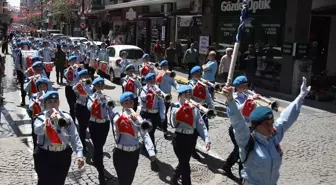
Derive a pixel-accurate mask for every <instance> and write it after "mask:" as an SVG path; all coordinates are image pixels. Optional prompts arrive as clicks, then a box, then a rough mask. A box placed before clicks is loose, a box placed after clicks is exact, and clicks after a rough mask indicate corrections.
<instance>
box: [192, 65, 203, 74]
mask: <svg viewBox="0 0 336 185" xmlns="http://www.w3.org/2000/svg"><path fill="white" fill-rule="evenodd" d="M201 71H202V69H201V67H200V66H195V67H193V68H192V69H191V70H190V74H194V73H197V72H201Z"/></svg>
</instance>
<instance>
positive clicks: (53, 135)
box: [45, 119, 63, 144]
mask: <svg viewBox="0 0 336 185" xmlns="http://www.w3.org/2000/svg"><path fill="white" fill-rule="evenodd" d="M45 124H46V126H45V132H46V136H47V137H48V139H49V141H50V143H51V144H63V142H62V140H61V139H60V138H59V136H58V134H57V132H56V130H55V128H54V127H53V126H52V124H51V122H50V120H49V119H46V121H45Z"/></svg>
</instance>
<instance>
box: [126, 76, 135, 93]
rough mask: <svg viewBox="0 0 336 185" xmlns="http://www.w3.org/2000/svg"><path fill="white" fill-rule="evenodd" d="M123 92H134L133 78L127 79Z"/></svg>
mask: <svg viewBox="0 0 336 185" xmlns="http://www.w3.org/2000/svg"><path fill="white" fill-rule="evenodd" d="M125 92H131V93H133V94H135V83H134V81H133V79H128V80H127V82H126V85H125Z"/></svg>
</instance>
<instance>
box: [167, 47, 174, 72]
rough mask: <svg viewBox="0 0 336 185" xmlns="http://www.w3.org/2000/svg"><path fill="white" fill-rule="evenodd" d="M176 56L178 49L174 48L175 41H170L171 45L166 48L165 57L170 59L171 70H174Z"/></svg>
mask: <svg viewBox="0 0 336 185" xmlns="http://www.w3.org/2000/svg"><path fill="white" fill-rule="evenodd" d="M175 56H176V49H175V48H174V43H173V42H170V43H169V47H168V48H167V49H166V52H165V59H166V60H167V61H168V66H169V71H172V70H173V67H174V65H175Z"/></svg>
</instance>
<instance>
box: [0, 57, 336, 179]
mask: <svg viewBox="0 0 336 185" xmlns="http://www.w3.org/2000/svg"><path fill="white" fill-rule="evenodd" d="M7 58H8V60H7V63H6V71H7V77H5V79H3V84H4V87H5V91H4V96H5V98H6V99H5V104H4V106H3V107H2V108H1V113H2V114H1V121H0V122H1V127H0V133H1V135H0V138H1V139H0V151H1V155H0V178H1V179H2V181H1V184H2V185H14V184H15V185H19V184H36V175H35V173H34V171H33V164H32V150H31V139H30V137H29V134H30V133H31V129H30V120H29V117H28V115H27V113H26V110H25V108H21V107H18V105H19V104H20V92H19V90H18V86H17V85H16V84H15V81H14V79H13V77H12V74H11V71H12V66H11V64H12V59H11V58H10V57H9V56H7ZM51 79H52V80H53V81H55V73H52V74H51ZM54 87H55V88H56V89H58V90H59V93H60V98H61V109H62V110H65V111H68V110H69V108H68V104H67V102H66V99H65V95H64V94H65V93H64V86H63V85H58V84H56V83H55V84H54ZM105 93H106V94H108V95H109V96H111V97H112V99H113V100H115V101H116V102H119V96H120V94H121V87H120V86H119V85H117V84H113V83H111V82H108V81H107V80H106V90H105ZM173 98H174V99H176V92H175V91H174V93H173ZM216 100H218V101H223V102H224V101H225V99H224V97H222V96H220V95H218V96H217V99H216ZM287 105H288V104H285V103H283V104H282V105H281V106H283V107H286V106H287ZM120 109H121V107H120V106H117V107H116V110H120ZM216 109H217V111H218V116H217V117H216V118H215V119H213V120H211V121H210V133H209V135H210V137H211V141H212V149H211V150H210V152H208V153H207V152H205V151H204V143H203V142H202V141H201V140H200V139H199V140H198V145H197V148H198V149H199V151H200V152H201V153H202V156H203V157H204V159H203V160H202V161H200V162H199V161H195V160H194V159H192V161H191V168H192V181H193V184H207V185H222V184H223V185H224V184H226V185H233V184H236V183H235V182H234V181H233V180H231V179H228V178H227V177H226V176H224V175H222V171H221V169H220V167H221V166H222V164H223V161H224V160H225V158H226V157H227V156H228V154H229V153H230V152H231V150H232V149H233V145H232V144H231V142H230V138H229V136H228V127H229V125H230V122H229V120H228V118H226V115H225V108H224V106H223V105H221V104H220V103H216ZM278 116H279V113H275V117H278ZM334 120H336V115H335V114H332V113H328V112H325V111H322V110H315V109H309V108H303V109H302V114H301V115H300V117H299V119H298V121H297V122H296V123H295V124H294V126H293V127H292V128H290V129H289V131H288V132H287V133H286V137H285V138H284V140H283V142H282V148H283V151H284V159H283V165H282V167H281V172H280V173H281V176H280V180H279V183H278V185H279V184H280V185H291V184H295V185H317V184H318V185H334V184H335V182H336V138H335V134H334V131H335V130H336V125H335V121H334ZM170 130H171V131H173V130H172V129H170ZM87 142H90V140H89V136H88V139H87ZM155 142H156V144H157V147H158V148H157V149H158V154H157V157H158V159H159V160H160V164H159V166H160V169H161V171H160V172H159V173H154V172H152V171H151V170H150V165H149V160H148V159H147V158H146V157H145V156H144V155H141V156H140V160H139V165H138V169H137V172H136V177H135V180H134V183H133V184H135V185H140V184H141V185H146V184H150V185H156V184H158V185H161V184H167V183H169V180H170V176H171V175H172V172H173V168H175V166H176V165H177V159H176V157H175V155H174V153H173V149H172V145H171V141H170V140H165V139H164V138H163V133H162V132H161V131H157V132H156V141H155ZM114 145H115V142H114V139H113V135H112V133H111V132H109V135H108V139H107V142H106V144H105V147H104V151H105V157H104V164H105V168H106V177H107V182H108V183H109V184H116V182H117V177H116V172H115V170H114V167H113V163H112V159H111V156H112V149H113V148H114ZM89 146H90V145H89ZM91 152H92V150H90V155H92V153H91ZM89 158H90V157H89ZM88 161H90V160H89V159H88ZM234 173H235V174H236V175H237V174H238V171H237V166H235V167H234ZM97 176H98V174H97V172H96V170H95V168H94V167H93V166H92V165H90V164H87V165H86V166H85V170H84V171H79V170H78V169H77V167H76V165H75V164H74V161H73V163H72V165H71V168H70V171H69V174H68V178H67V180H66V184H90V185H91V184H98V179H97Z"/></svg>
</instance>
